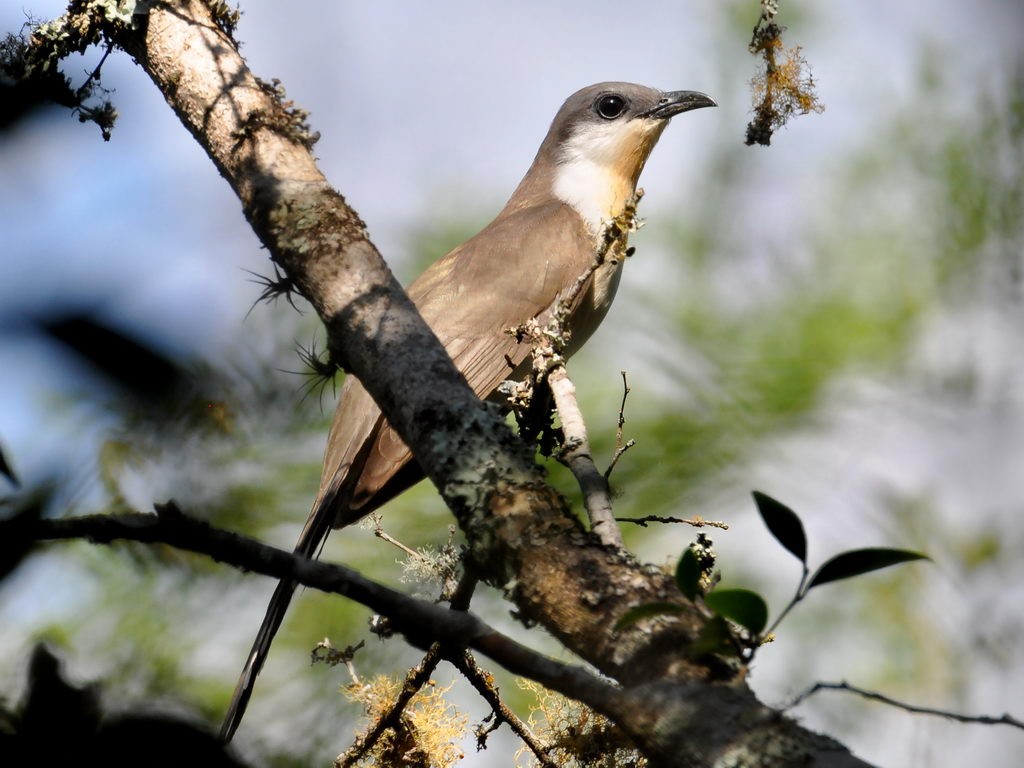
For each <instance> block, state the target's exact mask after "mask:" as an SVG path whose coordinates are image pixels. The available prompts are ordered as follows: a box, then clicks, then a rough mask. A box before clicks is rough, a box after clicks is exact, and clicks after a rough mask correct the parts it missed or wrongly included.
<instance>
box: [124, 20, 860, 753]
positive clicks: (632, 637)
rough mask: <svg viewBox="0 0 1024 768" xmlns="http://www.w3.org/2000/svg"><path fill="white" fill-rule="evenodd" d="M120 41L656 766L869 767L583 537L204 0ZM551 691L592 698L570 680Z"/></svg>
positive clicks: (532, 608) (507, 573)
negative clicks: (789, 709) (641, 607)
mask: <svg viewBox="0 0 1024 768" xmlns="http://www.w3.org/2000/svg"><path fill="white" fill-rule="evenodd" d="M106 34H107V35H108V36H109V37H110V38H111V39H114V40H115V41H116V42H117V43H118V44H119V45H121V46H122V47H124V48H125V49H126V50H127V51H128V52H129V53H131V54H132V55H133V56H134V57H135V58H136V60H137V61H138V63H139V64H140V66H141V67H142V68H143V69H144V70H145V71H146V72H147V74H148V75H149V76H150V77H151V79H152V80H153V82H154V83H155V85H156V86H157V88H159V89H160V91H161V92H162V93H163V94H164V96H165V98H166V99H167V102H168V104H169V105H170V106H171V108H172V109H173V110H174V112H175V113H176V114H177V115H178V117H179V118H180V119H181V121H182V123H183V124H184V125H185V127H186V128H187V129H188V130H189V131H190V132H191V133H192V135H193V136H194V137H195V138H196V140H197V141H198V142H199V143H200V144H201V145H202V146H203V148H204V149H205V150H206V152H207V153H208V154H209V156H210V158H211V159H212V160H213V162H214V164H215V165H216V166H217V168H218V170H219V171H220V173H221V174H222V175H223V177H224V178H225V180H227V182H228V183H229V184H230V185H231V186H232V188H233V189H234V190H235V192H236V193H237V195H238V197H239V200H240V201H241V204H242V209H243V211H244V214H245V216H246V218H247V219H248V221H249V222H250V223H251V225H252V227H253V229H254V231H255V232H256V234H257V235H258V237H259V238H260V240H261V241H262V242H263V243H264V244H265V245H266V247H267V248H268V250H269V252H270V254H271V258H272V259H273V260H274V261H275V262H276V263H277V264H278V265H280V267H281V268H282V269H283V270H284V271H285V273H286V274H287V275H288V277H289V278H290V279H291V280H292V281H293V283H294V285H295V286H296V287H297V289H298V290H299V291H300V292H301V293H302V294H303V295H304V296H305V297H306V298H307V299H308V300H309V301H310V302H311V304H312V305H313V307H314V308H315V309H316V311H317V313H318V314H319V316H320V317H321V319H322V320H323V322H324V324H325V326H326V327H327V331H328V335H329V350H330V353H331V356H332V360H333V361H335V362H337V363H338V364H340V365H342V366H343V367H344V368H345V369H347V370H349V371H351V372H352V373H354V374H355V375H357V376H358V377H359V378H360V380H361V381H363V382H364V383H365V384H366V386H367V389H368V390H369V391H370V393H371V394H372V395H373V396H374V398H375V399H376V400H377V402H378V403H379V404H380V406H381V408H382V410H383V412H384V413H385V415H386V416H387V417H388V419H389V420H390V421H391V423H392V424H393V425H394V426H395V428H396V429H397V431H398V433H399V434H400V435H401V437H402V439H403V440H405V442H406V443H407V444H408V445H409V446H410V447H411V448H412V449H413V451H414V453H415V455H416V457H417V459H418V460H419V462H420V463H421V464H422V466H423V467H424V469H425V470H426V472H427V474H428V476H429V477H430V478H431V480H432V481H433V482H434V484H435V485H436V486H437V487H438V488H439V489H440V491H441V493H442V495H443V496H444V498H445V500H446V502H447V503H448V505H449V506H450V508H451V510H452V512H453V513H454V514H455V516H456V518H457V519H458V522H459V524H460V526H461V528H462V530H463V531H464V533H465V535H466V538H467V540H468V542H469V546H470V549H471V553H472V557H473V559H474V561H475V563H476V566H477V567H478V569H479V571H480V573H481V575H482V576H483V578H485V579H486V580H487V581H489V582H490V583H492V584H494V585H497V586H499V587H503V588H504V589H505V591H506V594H507V595H508V597H509V598H510V599H511V600H513V601H514V602H515V603H516V605H517V607H518V610H519V613H520V615H521V616H522V617H523V618H524V619H525V620H526V621H529V622H536V623H539V624H541V625H543V626H544V627H546V628H547V629H548V630H549V631H550V632H551V633H552V634H554V635H555V636H556V637H557V638H559V640H560V641H561V642H563V643H564V644H565V646H566V647H567V648H569V649H570V650H572V651H573V652H574V653H576V654H578V655H579V656H580V657H582V658H583V659H585V660H586V661H588V662H589V663H591V664H593V665H594V667H596V668H597V669H598V670H599V671H600V672H602V673H603V674H605V675H607V676H609V677H611V678H613V679H615V680H616V681H617V682H618V683H619V684H620V685H621V686H622V688H621V690H620V694H619V695H616V696H612V697H608V700H607V701H603V702H602V701H588V702H587V703H588V704H590V705H591V706H594V707H595V708H596V709H598V710H599V711H602V712H603V713H604V714H606V715H608V716H610V717H611V718H613V719H614V720H616V721H617V722H618V723H619V724H620V725H621V726H622V727H623V728H624V729H625V730H626V732H627V733H628V734H629V735H630V736H631V737H632V738H633V739H634V740H635V742H636V743H637V744H638V745H639V746H640V748H641V749H642V750H643V751H644V752H645V753H646V754H647V755H648V756H649V757H650V758H651V760H652V763H653V764H655V765H666V766H667V765H672V766H712V765H718V766H724V765H729V766H797V765H799V766H861V765H864V763H862V762H860V761H859V760H856V759H855V758H853V757H852V756H851V755H850V754H849V752H848V751H847V750H846V749H845V748H843V747H842V746H841V745H839V744H836V743H835V742H833V741H831V740H829V739H825V738H823V737H821V736H818V735H816V734H813V733H810V732H808V731H806V730H804V729H801V728H800V727H799V726H797V725H796V724H795V723H793V722H792V721H791V720H788V719H787V718H785V717H783V716H781V715H780V714H779V713H777V712H775V711H773V710H771V709H770V708H768V707H765V706H764V705H762V704H761V703H760V702H758V701H757V699H756V698H755V697H754V696H753V694H752V692H751V691H750V689H749V687H748V686H747V685H746V682H745V681H744V679H743V675H742V670H740V669H738V668H737V666H736V665H731V664H728V663H725V662H723V661H721V660H717V659H715V658H705V659H701V660H694V659H691V658H690V656H689V655H688V653H687V648H688V647H689V646H690V644H691V643H692V641H693V640H694V638H695V637H696V636H697V633H698V631H699V629H700V627H701V626H702V625H703V622H704V616H703V614H702V612H701V611H700V610H699V609H698V608H697V607H696V606H695V605H693V604H691V603H689V602H687V601H686V600H685V599H684V598H682V597H681V596H680V595H679V593H678V592H677V590H676V589H675V587H674V585H673V583H672V580H671V578H669V577H668V576H667V575H666V574H665V573H663V572H662V571H661V570H660V569H658V568H654V567H651V566H645V565H642V564H640V563H638V562H636V561H635V559H634V558H632V557H631V556H630V555H629V554H628V553H626V552H624V551H622V550H618V549H615V548H613V547H607V546H603V545H602V544H601V543H600V542H599V541H598V540H597V538H596V537H595V536H593V535H591V534H590V533H588V532H586V531H585V530H583V528H582V527H581V526H580V524H579V523H578V522H577V520H576V519H575V517H574V516H573V515H572V514H571V513H570V511H569V509H568V508H567V506H566V503H565V501H564V500H563V499H562V498H560V497H559V496H558V494H557V493H556V492H555V491H554V490H552V489H551V488H549V487H547V486H546V485H545V484H544V482H543V480H542V478H541V476H540V474H539V473H538V471H537V469H536V468H535V467H534V464H533V458H532V456H531V454H530V453H529V452H528V451H527V450H526V449H525V448H524V446H523V445H522V444H521V443H520V442H519V441H518V440H517V439H516V438H515V436H514V435H512V434H511V432H510V431H509V430H508V429H507V428H506V426H505V424H504V422H503V420H502V419H501V418H500V416H499V414H498V413H497V412H496V411H495V410H493V409H492V408H489V407H488V406H486V405H484V404H482V403H481V402H480V401H479V400H477V399H476V398H475V396H474V395H473V393H472V392H471V391H470V389H469V388H468V386H466V384H465V382H464V381H463V379H462V377H461V375H460V374H459V373H458V371H457V370H456V369H455V368H454V366H453V364H452V363H451V360H450V359H449V358H448V356H447V354H446V353H445V352H444V349H443V348H442V347H441V345H440V344H439V342H438V341H437V340H436V339H435V338H434V336H433V335H432V333H431V332H430V330H429V328H427V327H426V326H425V324H424V323H423V322H422V320H421V318H420V317H419V315H418V313H417V312H416V310H415V308H414V307H413V306H412V304H411V303H410V302H409V300H408V298H407V297H406V296H405V294H404V293H403V292H402V290H401V288H400V287H399V285H398V283H397V282H396V280H395V278H394V277H393V275H392V274H391V272H390V270H389V269H388V267H387V265H386V264H385V263H384V261H383V259H382V258H381V256H380V254H379V253H378V252H377V249H376V248H375V247H374V245H373V244H372V243H371V242H370V240H369V238H368V236H367V233H366V229H365V227H364V225H363V222H362V221H361V220H360V219H359V216H358V215H357V214H356V213H355V212H354V211H353V210H352V209H351V208H349V207H348V205H347V204H346V203H345V200H344V199H343V198H342V196H341V195H340V194H338V193H337V192H336V191H334V190H333V189H332V188H331V187H330V185H329V184H328V183H327V181H326V179H325V178H324V177H323V175H322V174H321V172H320V171H319V169H318V168H317V166H316V163H315V161H314V158H313V156H312V154H311V152H310V149H309V144H310V142H309V140H308V139H309V137H308V136H307V135H306V134H305V132H304V130H303V127H302V126H301V125H300V124H299V123H300V121H298V120H297V119H296V117H295V115H294V114H292V113H290V112H289V111H288V110H287V109H286V108H285V107H283V106H282V104H281V103H280V100H279V98H277V95H276V94H275V93H274V91H273V89H272V88H269V87H268V86H266V85H265V84H263V83H261V82H260V81H258V80H257V79H256V78H255V77H254V76H253V74H252V73H251V72H250V71H249V69H248V68H247V66H246V64H245V62H244V61H243V59H242V58H241V56H240V55H239V53H238V50H237V46H236V45H235V43H234V41H233V40H232V39H231V38H230V37H229V36H228V35H227V34H226V33H225V32H224V31H223V30H222V29H221V27H219V26H218V24H217V23H216V22H215V20H214V18H213V17H212V15H211V11H210V8H209V6H208V5H207V4H206V3H204V2H202V0H173V1H171V2H164V3H152V4H145V5H142V4H140V5H139V8H138V9H137V10H136V17H135V26H134V28H133V29H131V30H126V29H117V28H115V29H113V30H108V31H107V33H106ZM665 600H670V601H674V602H677V603H679V604H680V605H681V606H682V607H683V613H681V614H680V615H679V616H677V617H673V618H672V619H671V620H668V619H653V620H647V621H644V622H640V623H639V624H637V625H635V626H633V627H631V628H630V629H628V630H625V631H623V632H622V633H620V634H618V635H616V634H615V633H614V632H613V630H612V628H613V625H614V623H615V621H616V620H617V619H618V618H619V617H620V616H621V615H622V614H623V613H624V612H625V611H626V610H627V609H628V608H630V607H631V606H634V605H636V604H639V603H644V602H652V601H665ZM544 682H545V684H546V685H549V686H550V687H552V688H555V689H558V690H560V691H561V692H563V693H565V694H567V695H569V696H576V697H578V698H589V697H584V696H581V692H580V691H574V690H573V689H572V685H571V681H568V680H567V681H564V682H563V681H559V680H558V679H552V680H545V681H544Z"/></svg>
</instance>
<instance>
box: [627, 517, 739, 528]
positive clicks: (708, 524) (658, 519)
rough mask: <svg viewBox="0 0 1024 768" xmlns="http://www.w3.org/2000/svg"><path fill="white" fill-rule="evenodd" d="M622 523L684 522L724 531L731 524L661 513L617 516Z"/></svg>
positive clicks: (642, 526)
mask: <svg viewBox="0 0 1024 768" xmlns="http://www.w3.org/2000/svg"><path fill="white" fill-rule="evenodd" d="M615 519H616V520H617V521H618V522H620V523H633V524H634V525H639V526H640V527H641V528H646V527H647V524H648V523H683V524H684V525H692V526H693V527H694V528H704V527H709V528H721V529H722V530H723V531H727V530H729V524H728V523H723V522H721V521H720V520H705V519H704V518H702V517H691V518H690V519H689V520H687V519H686V518H685V517H662V516H660V515H646V516H645V517H616V518H615Z"/></svg>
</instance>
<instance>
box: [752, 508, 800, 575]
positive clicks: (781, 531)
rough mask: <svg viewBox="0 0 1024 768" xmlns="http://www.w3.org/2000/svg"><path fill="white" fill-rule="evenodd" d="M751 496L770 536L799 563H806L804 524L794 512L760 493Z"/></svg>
mask: <svg viewBox="0 0 1024 768" xmlns="http://www.w3.org/2000/svg"><path fill="white" fill-rule="evenodd" d="M753 495H754V503H755V504H757V511H758V512H760V513H761V519H762V520H764V524H765V525H766V526H768V530H769V531H771V534H772V536H774V537H775V538H776V539H778V540H779V543H780V544H781V545H782V546H784V547H785V548H786V549H788V550H789V551H790V552H792V553H793V554H794V555H796V556H797V557H798V558H800V562H801V563H806V562H807V536H806V535H805V534H804V524H803V523H801V522H800V518H799V517H798V516H797V514H796V512H794V511H793V510H792V509H790V508H789V507H787V506H786V505H785V504H783V503H782V502H780V501H776V500H775V499H773V498H772V497H771V496H769V495H767V494H765V493H761V492H760V491H754V494H753Z"/></svg>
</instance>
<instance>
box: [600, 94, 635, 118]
mask: <svg viewBox="0 0 1024 768" xmlns="http://www.w3.org/2000/svg"><path fill="white" fill-rule="evenodd" d="M626 107H627V104H626V100H625V99H624V98H622V97H621V96H619V95H617V94H614V93H607V94H605V95H604V96H599V97H598V99H597V101H595V102H594V111H595V112H597V114H599V115H600V116H601V117H603V118H604V119H605V120H614V119H615V118H616V117H618V116H619V115H621V114H622V113H623V112H625V111H626Z"/></svg>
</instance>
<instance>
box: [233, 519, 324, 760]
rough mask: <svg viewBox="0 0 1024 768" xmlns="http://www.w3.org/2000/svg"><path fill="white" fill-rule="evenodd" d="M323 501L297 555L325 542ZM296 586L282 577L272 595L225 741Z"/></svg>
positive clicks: (239, 716)
mask: <svg viewBox="0 0 1024 768" xmlns="http://www.w3.org/2000/svg"><path fill="white" fill-rule="evenodd" d="M321 502H322V500H319V499H318V503H317V505H316V508H315V509H314V510H313V513H312V514H310V516H309V520H307V522H306V525H305V527H304V528H303V529H302V533H301V534H300V535H299V540H298V541H297V542H296V543H295V550H294V551H295V554H297V555H304V556H305V557H310V558H312V557H314V556H315V555H316V554H318V553H319V550H320V547H321V545H322V544H323V542H324V540H325V539H326V538H327V534H328V533H329V532H330V530H331V521H332V519H333V512H332V510H331V504H329V503H326V504H325V503H321ZM296 586H297V584H296V583H295V582H294V581H291V580H289V579H282V580H281V581H280V582H279V583H278V585H277V589H275V590H274V595H273V596H272V597H271V598H270V604H269V605H267V613H266V615H265V616H264V617H263V623H262V624H261V625H260V631H259V632H257V633H256V639H255V640H254V641H253V644H252V650H251V651H249V657H248V658H247V659H246V661H245V667H243V668H242V674H241V675H240V676H239V678H238V684H237V685H236V686H235V692H234V694H233V695H232V696H231V704H230V706H229V707H228V711H227V714H225V715H224V722H223V723H222V724H221V727H220V738H221V740H222V741H223V742H224V743H227V742H229V741H231V737H232V736H234V735H235V731H236V730H237V729H238V724H239V723H241V722H242V716H243V715H245V709H246V707H247V706H248V705H249V698H250V697H251V696H252V691H253V687H254V686H255V685H256V676H257V675H259V673H260V670H261V669H263V662H264V661H266V659H267V654H268V653H270V644H271V643H273V642H274V635H276V634H277V630H278V629H280V627H281V622H282V621H284V615H285V613H286V612H287V611H288V605H289V604H290V603H291V601H292V595H294V594H295V588H296Z"/></svg>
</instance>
